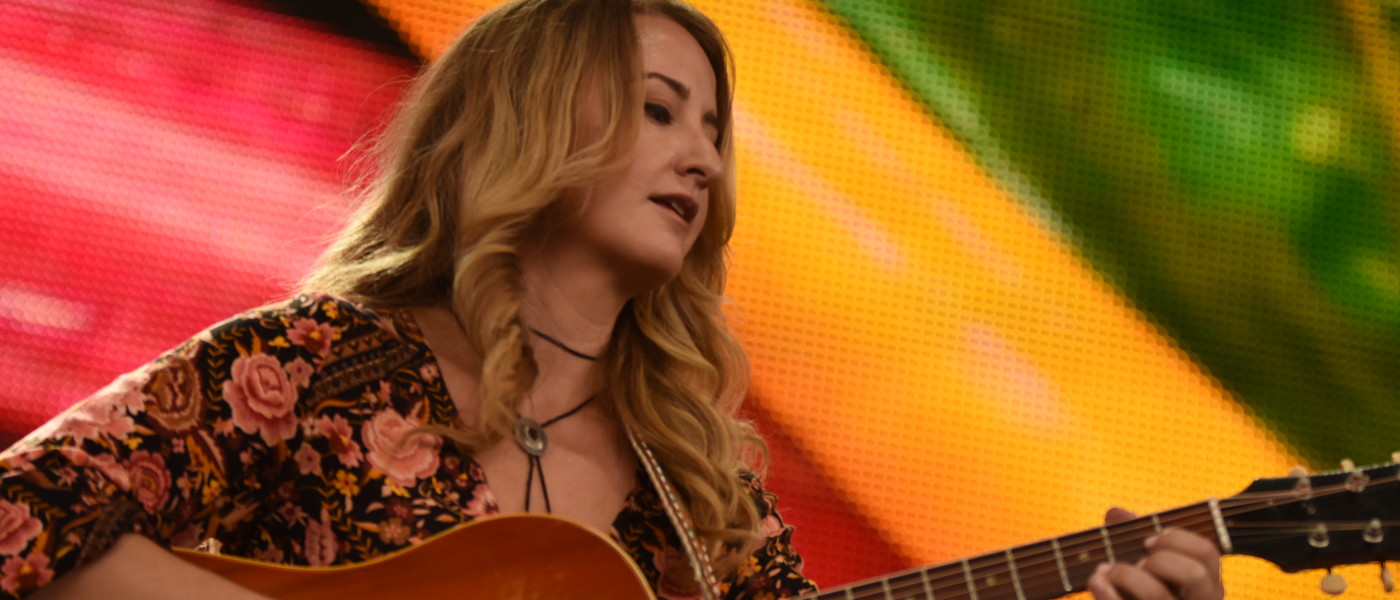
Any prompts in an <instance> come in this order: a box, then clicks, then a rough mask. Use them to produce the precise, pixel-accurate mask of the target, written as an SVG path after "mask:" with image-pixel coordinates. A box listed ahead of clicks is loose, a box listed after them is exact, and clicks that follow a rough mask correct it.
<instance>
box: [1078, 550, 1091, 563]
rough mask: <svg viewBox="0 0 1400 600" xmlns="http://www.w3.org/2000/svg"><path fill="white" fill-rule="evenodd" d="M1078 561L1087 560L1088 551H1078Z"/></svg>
mask: <svg viewBox="0 0 1400 600" xmlns="http://www.w3.org/2000/svg"><path fill="white" fill-rule="evenodd" d="M1079 562H1089V553H1088V552H1080V553H1079Z"/></svg>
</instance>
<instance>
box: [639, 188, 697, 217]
mask: <svg viewBox="0 0 1400 600" xmlns="http://www.w3.org/2000/svg"><path fill="white" fill-rule="evenodd" d="M648 200H651V201H652V202H654V203H656V204H658V205H660V206H662V207H665V208H669V209H671V211H672V212H674V213H676V216H679V217H680V218H681V220H682V221H685V222H686V223H689V222H691V221H693V220H695V213H697V212H699V210H700V206H699V205H697V204H696V203H695V201H694V200H691V199H690V198H689V197H688V196H682V195H677V194H670V195H664V196H652V197H650V198H648Z"/></svg>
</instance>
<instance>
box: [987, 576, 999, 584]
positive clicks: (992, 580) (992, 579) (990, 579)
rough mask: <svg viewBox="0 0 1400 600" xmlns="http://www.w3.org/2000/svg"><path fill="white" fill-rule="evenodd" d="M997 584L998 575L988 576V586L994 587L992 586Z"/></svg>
mask: <svg viewBox="0 0 1400 600" xmlns="http://www.w3.org/2000/svg"><path fill="white" fill-rule="evenodd" d="M996 584H997V576H996V575H992V576H991V577H988V578H987V583H986V585H987V587H992V586H994V585H996Z"/></svg>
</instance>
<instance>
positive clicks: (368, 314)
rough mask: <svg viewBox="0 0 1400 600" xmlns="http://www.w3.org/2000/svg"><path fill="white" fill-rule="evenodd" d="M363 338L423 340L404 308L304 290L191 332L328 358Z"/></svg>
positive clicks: (221, 342) (201, 341)
mask: <svg viewBox="0 0 1400 600" xmlns="http://www.w3.org/2000/svg"><path fill="white" fill-rule="evenodd" d="M364 338H375V339H377V340H381V341H388V340H393V341H398V342H408V343H412V342H415V341H419V340H420V339H421V334H420V333H419V332H418V330H417V327H416V326H414V325H413V322H412V319H411V318H409V317H408V316H407V314H406V313H405V312H404V311H401V310H395V309H380V308H374V307H371V306H368V305H366V304H364V303H361V302H356V301H354V300H351V299H349V298H345V297H342V296H336V295H332V294H327V293H323V292H311V293H303V294H298V295H296V296H293V297H291V298H288V299H286V300H282V301H279V302H274V303H272V304H265V305H263V306H259V307H257V308H253V309H249V310H246V311H244V312H242V313H239V314H237V315H234V316H232V317H229V318H228V319H225V320H223V321H220V322H218V323H216V324H214V325H213V326H210V327H209V328H208V329H205V330H204V331H202V332H200V333H199V334H197V335H195V336H194V337H193V338H191V339H190V340H189V342H187V344H191V345H214V346H226V345H228V344H230V343H232V344H237V345H239V346H240V347H241V348H242V350H243V351H244V352H247V351H251V350H253V349H252V348H248V347H246V346H247V345H248V344H257V345H258V346H260V347H261V348H266V349H269V350H270V349H275V348H284V349H293V348H297V349H300V350H303V351H305V352H306V353H309V354H310V355H311V356H313V357H321V358H324V357H327V356H329V355H330V354H331V351H332V350H333V349H335V347H337V346H344V345H345V344H347V343H352V342H355V341H356V340H361V339H364Z"/></svg>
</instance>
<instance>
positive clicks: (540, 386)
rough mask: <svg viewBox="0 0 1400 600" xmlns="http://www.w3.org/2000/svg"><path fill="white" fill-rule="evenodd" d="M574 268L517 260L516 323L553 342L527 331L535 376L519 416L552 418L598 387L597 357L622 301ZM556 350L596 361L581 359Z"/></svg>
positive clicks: (592, 275) (602, 281) (604, 348)
mask: <svg viewBox="0 0 1400 600" xmlns="http://www.w3.org/2000/svg"><path fill="white" fill-rule="evenodd" d="M576 267H577V266H569V265H563V266H561V265H559V263H558V262H557V261H556V262H546V261H531V260H530V258H529V257H522V261H521V295H522V297H521V308H520V312H521V315H520V316H521V319H522V320H524V322H525V325H526V327H527V328H529V329H533V330H538V331H539V332H540V333H543V334H544V335H546V336H549V337H550V338H553V339H554V340H555V341H556V342H558V343H557V344H556V343H553V342H550V341H548V340H546V339H545V338H544V337H542V336H540V335H537V334H535V333H533V332H531V331H527V332H526V335H527V336H528V339H527V340H526V343H528V344H529V345H530V349H531V351H532V352H533V354H534V357H535V363H536V364H537V365H538V366H539V377H538V378H537V379H536V380H535V386H534V387H533V388H532V389H531V391H530V393H529V395H528V396H527V397H526V398H525V401H524V402H523V403H522V404H521V406H520V411H521V413H522V414H525V415H526V416H529V417H532V418H535V419H540V420H542V419H547V418H550V417H553V416H555V415H556V414H557V413H559V412H561V411H563V410H567V409H568V408H571V407H573V406H574V405H576V404H578V402H579V401H581V400H582V399H584V398H586V397H588V396H589V395H591V394H594V393H597V392H598V390H599V389H600V388H601V387H602V379H603V377H602V374H603V372H602V364H603V361H602V355H603V354H604V353H606V352H607V348H608V344H609V342H610V341H611V340H612V332H613V328H614V326H615V325H616V323H617V317H618V315H619V314H620V313H621V312H622V308H623V306H625V305H626V302H627V299H626V298H625V297H624V295H623V294H621V293H618V292H617V291H616V290H614V289H612V287H611V286H608V285H607V284H606V282H607V280H608V279H607V278H606V277H599V276H598V275H599V274H595V273H590V272H588V271H587V270H586V269H583V268H576ZM561 346H563V347H567V348H568V349H570V350H573V351H574V352H577V353H579V354H584V355H588V356H594V357H598V358H599V359H600V360H588V359H585V358H581V357H579V356H577V355H575V354H574V353H572V352H569V351H568V350H565V349H564V348H563V347H561Z"/></svg>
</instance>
